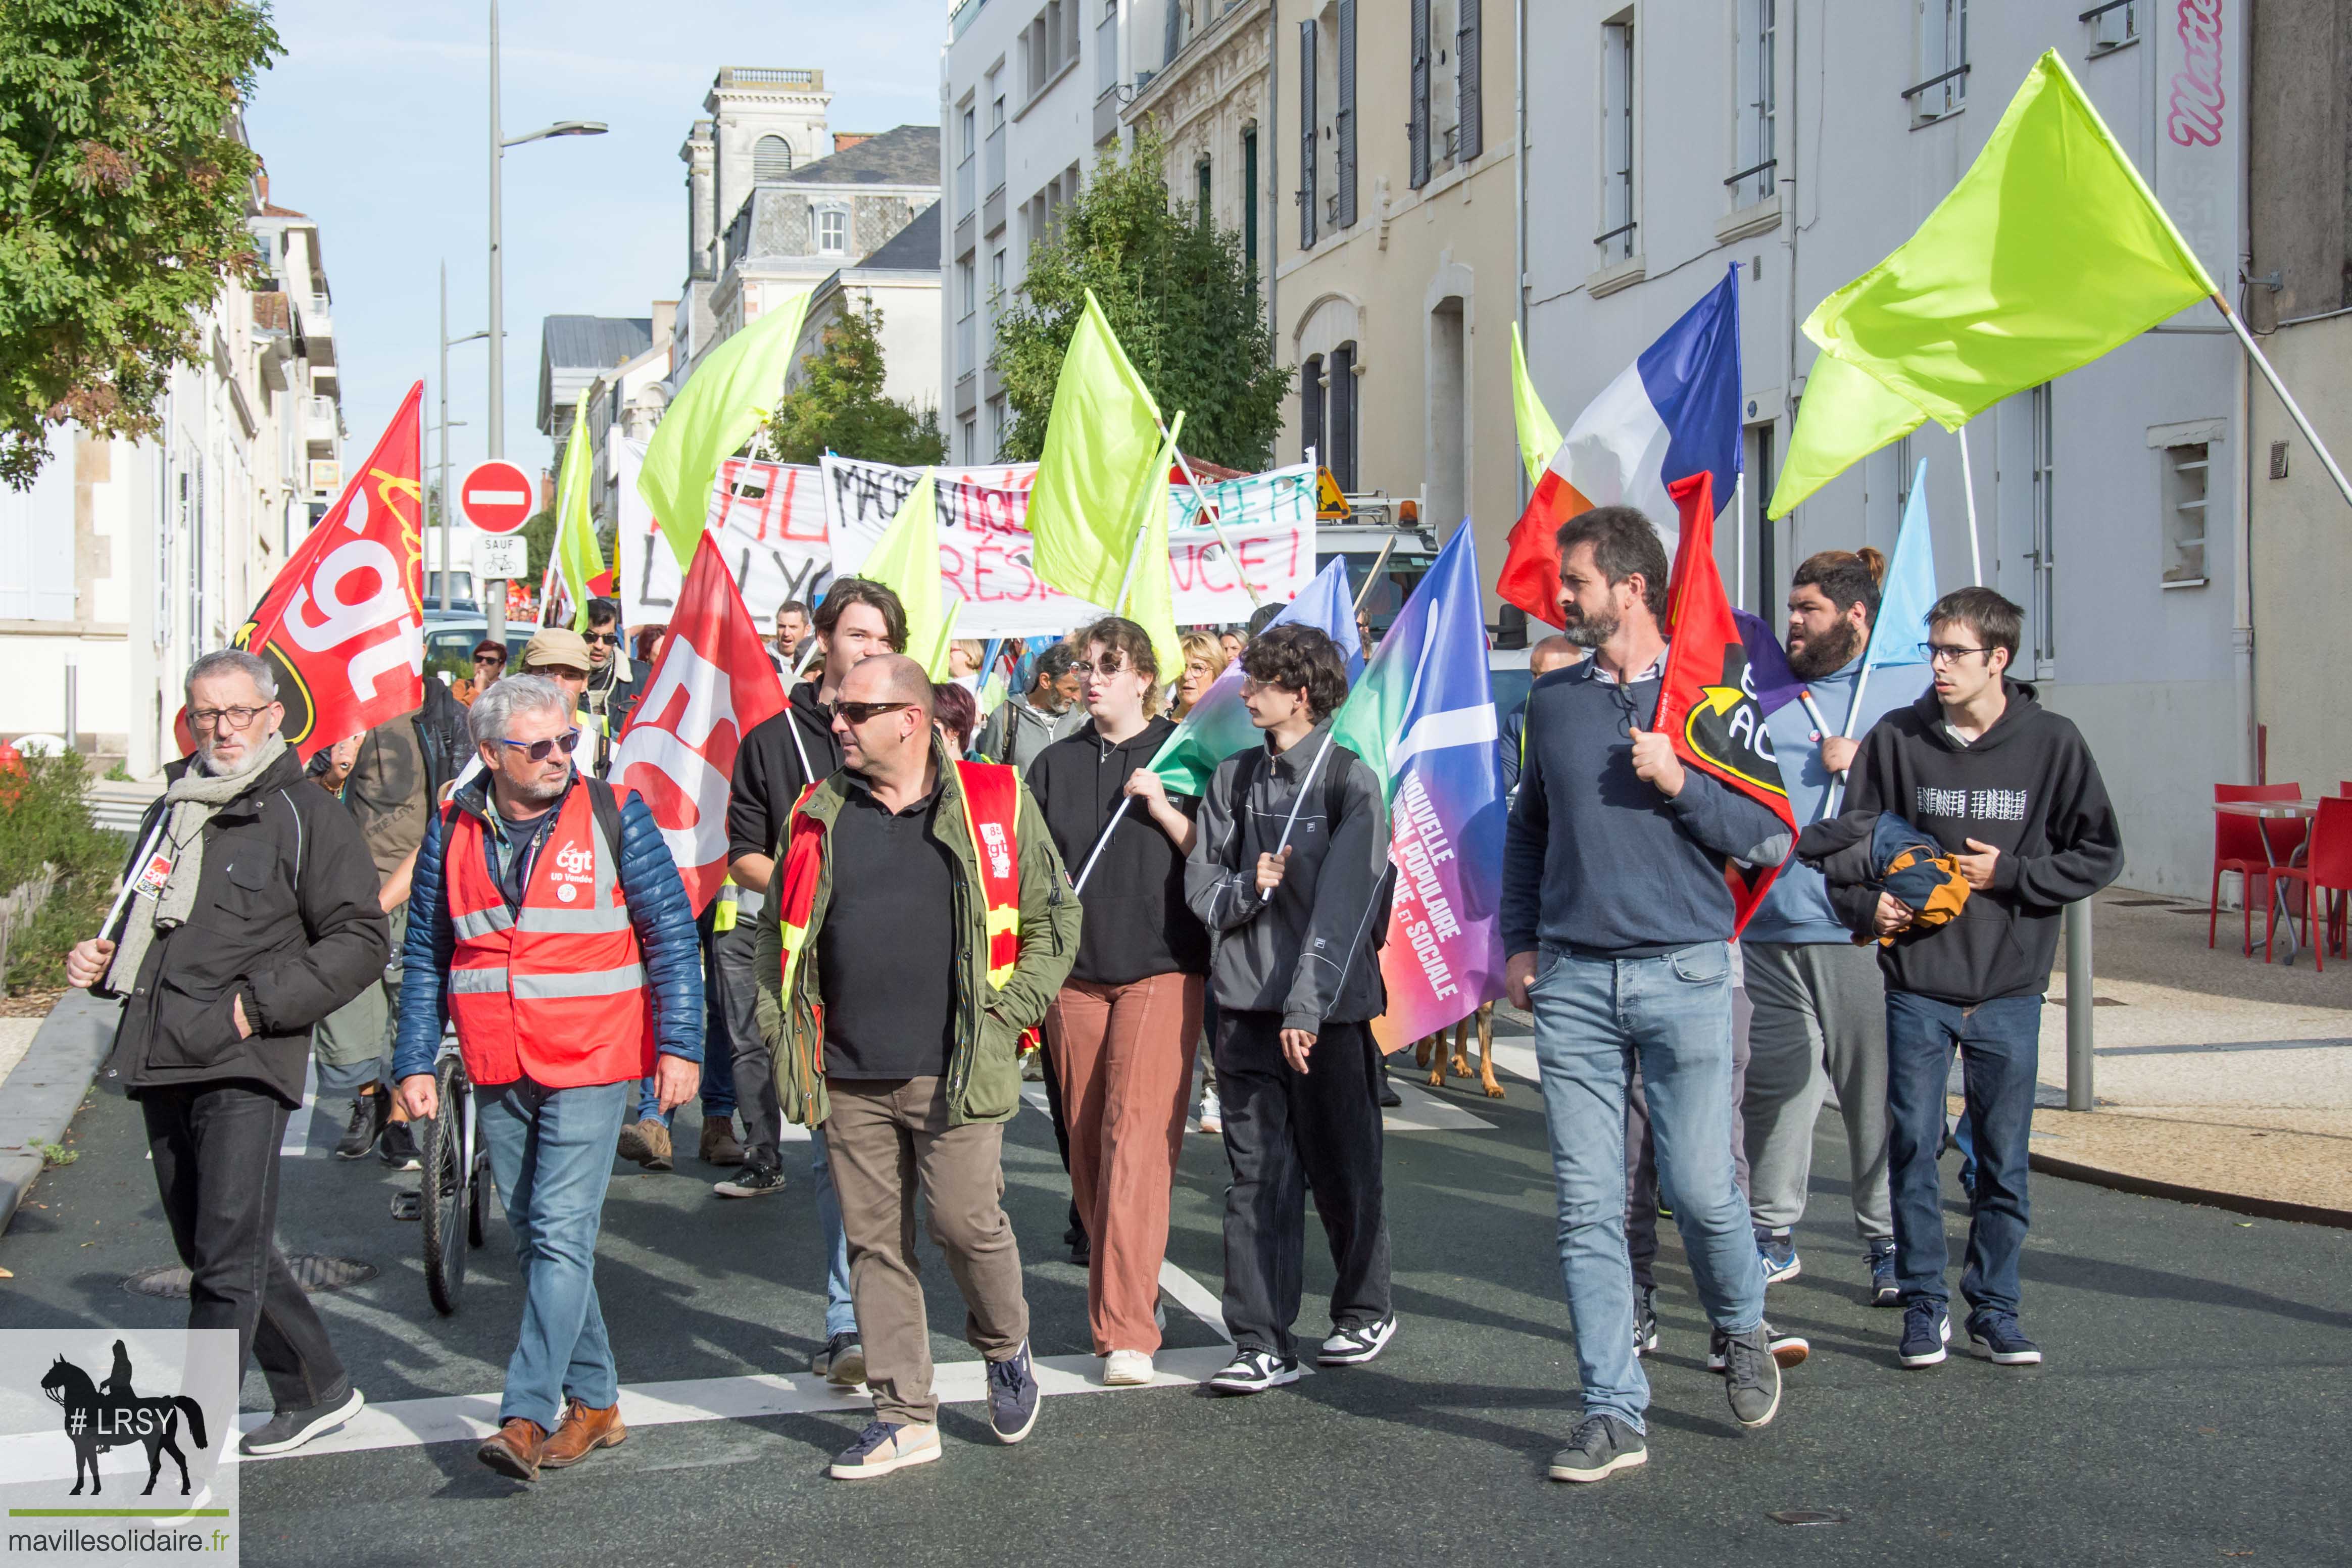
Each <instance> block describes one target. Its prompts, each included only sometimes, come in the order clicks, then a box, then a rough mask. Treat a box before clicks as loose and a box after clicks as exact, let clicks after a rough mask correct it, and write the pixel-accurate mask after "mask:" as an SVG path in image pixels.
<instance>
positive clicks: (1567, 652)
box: [1528, 637, 1584, 679]
mask: <svg viewBox="0 0 2352 1568" xmlns="http://www.w3.org/2000/svg"><path fill="white" fill-rule="evenodd" d="M1583 660H1584V650H1583V649H1582V648H1580V647H1577V646H1576V645H1575V644H1574V643H1572V642H1570V641H1569V640H1568V639H1567V638H1566V637H1546V638H1544V640H1543V641H1541V642H1539V643H1538V644H1536V646H1535V647H1531V648H1529V649H1528V672H1529V673H1530V674H1532V675H1534V676H1535V677H1536V678H1537V679H1542V678H1543V677H1545V676H1547V675H1549V674H1550V673H1551V672H1552V671H1553V670H1555V669H1566V668H1568V667H1569V666H1570V665H1571V664H1580V663H1582V662H1583Z"/></svg>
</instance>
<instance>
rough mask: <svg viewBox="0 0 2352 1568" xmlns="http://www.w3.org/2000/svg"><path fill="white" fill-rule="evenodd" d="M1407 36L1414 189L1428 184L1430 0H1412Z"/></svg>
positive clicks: (1409, 172)
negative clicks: (1410, 69) (1409, 47)
mask: <svg viewBox="0 0 2352 1568" xmlns="http://www.w3.org/2000/svg"><path fill="white" fill-rule="evenodd" d="M1407 37H1408V41H1409V44H1410V46H1411V47H1412V77H1411V93H1412V102H1411V105H1410V107H1409V110H1408V112H1407V114H1406V117H1405V132H1404V133H1405V163H1406V173H1405V183H1406V184H1410V185H1411V186H1412V188H1413V189H1414V190H1416V191H1417V190H1419V189H1421V187H1422V186H1423V185H1425V184H1429V107H1430V106H1429V76H1430V58H1429V0H1412V19H1411V23H1410V26H1408V28H1407Z"/></svg>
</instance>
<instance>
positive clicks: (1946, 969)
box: [1830, 679, 2124, 1006]
mask: <svg viewBox="0 0 2352 1568" xmlns="http://www.w3.org/2000/svg"><path fill="white" fill-rule="evenodd" d="M2002 689H2003V691H2005V692H2006V693H2007V695H2008V698H2009V706H2008V708H2007V709H2006V710H2003V711H2002V713H2001V716H2000V718H1999V719H1997V720H1995V721H1993V725H1992V728H1990V730H1987V731H1985V732H1984V733H1983V734H1982V735H1979V736H1978V737H1977V739H1976V740H1975V741H1974V742H1971V743H1969V744H1968V745H1962V744H1961V743H1960V742H1958V741H1955V740H1954V739H1953V738H1952V737H1951V735H1950V734H1949V733H1948V731H1946V730H1945V727H1944V712H1943V705H1942V704H1941V703H1939V702H1938V701H1937V700H1936V693H1935V692H1934V690H1933V689H1930V690H1928V691H1927V693H1926V694H1925V695H1924V696H1922V697H1921V698H1920V699H1919V700H1918V701H1916V702H1915V703H1913V704H1912V705H1911V706H1910V707H1908V708H1898V709H1896V710H1895V711H1894V712H1892V713H1889V714H1888V715H1886V717H1885V718H1884V719H1881V720H1880V721H1878V723H1877V725H1876V726H1875V727H1874V728H1873V729H1872V730H1871V731H1870V733H1869V734H1868V735H1866V736H1864V738H1863V742H1862V752H1861V754H1860V755H1859V756H1858V757H1857V758H1856V759H1855V761H1854V765H1853V778H1852V782H1851V784H1850V785H1849V787H1848V790H1847V794H1846V807H1847V809H1848V810H1849V811H1886V812H1892V813H1894V814H1895V816H1900V817H1902V818H1904V819H1905V820H1906V821H1907V822H1909V823H1911V824H1912V825H1913V826H1916V827H1917V828H1918V829H1919V831H1920V832H1922V833H1924V834H1926V835H1927V836H1928V837H1931V838H1933V839H1935V840H1936V841H1937V843H1938V844H1941V845H1942V846H1943V847H1945V848H1946V849H1947V850H1951V851H1957V852H1959V853H1962V854H1966V853H1970V851H1969V847H1968V841H1969V839H1971V838H1974V839H1977V840H1978V841H1979V842H1980V843H1985V844H1990V845H1992V846H1993V847H1996V848H1998V849H1999V850H2000V858H1999V859H1998V860H1996V861H1995V862H1994V863H1993V878H1992V885H1991V886H1990V888H1985V889H1979V890H1978V891H1977V892H1975V893H1974V894H1972V895H1971V896H1970V897H1969V901H1968V903H1967V905H1966V906H1965V907H1964V908H1963V909H1962V910H1960V914H1959V918H1958V919H1957V920H1955V921H1952V922H1951V923H1950V924H1949V925H1947V926H1943V927H1941V928H1939V929H1937V930H1936V931H1929V932H1927V933H1925V934H1923V935H1920V936H1917V937H1914V938H1907V939H1906V940H1903V941H1898V942H1895V943H1894V944H1893V945H1892V946H1889V947H1886V948H1885V949H1882V950H1881V952H1880V954H1879V964H1880V966H1881V968H1883V969H1884V970H1885V974H1886V984H1887V987H1888V988H1889V989H1890V990H1895V991H1909V992H1914V993H1916V994H1919V995H1922V996H1930V997H1933V998H1935V999H1936V1000H1937V1001H1939V1002H1950V1003H1954V1004H1957V1005H1961V1006H1972V1005H1975V1004H1977V1003H1979V1002H1990V1001H1993V1000H1995V999H1997V998H1999V997H2003V996H2038V995H2040V994H2042V992H2043V991H2045V990H2047V989H2048V988H2049V984H2050V963H2051V960H2052V959H2053V958H2054V957H2055V956H2056V954H2057V951H2058V921H2059V915H2060V913H2061V911H2062V910H2063V908H2064V906H2066V905H2068V904H2071V903H2074V902H2075V901H2077V900H2082V899H2087V898H2089V897H2090V896H2091V895H2092V894H2094V893H2095V892H2097V891H2098V890H2099V889H2101V888H2104V887H2105V886H2106V885H2107V884H2108V883H2109V882H2112V881H2114V880H2115V879H2116V874H2117V873H2119V872H2120V871H2121V870H2122V869H2123V865H2124V846H2123V836H2122V832H2121V830H2120V829H2119V828H2118V827H2117V826H2116V813H2115V807H2114V806H2113V805H2110V804H2109V802H2108V800H2107V789H2106V785H2105V784H2103V783H2101V782H2100V779H2099V768H2098V764H2097V763H2095V762H2093V761H2092V760H2091V749H2090V747H2089V746H2087V745H2085V744H2084V742H2083V736H2082V732H2081V731H2078V730H2076V729H2075V728H2074V724H2073V723H2072V722H2071V721H2068V720H2066V719H2063V718H2061V717H2060V716H2059V715H2057V714H2055V713H2053V712H2051V711H2050V710H2047V709H2045V708H2043V707H2042V704H2041V703H2039V702H2038V701H2036V700H2034V695H2033V688H2032V687H2031V686H2028V685H2025V684H2023V683H2021V682H2019V681H2014V680H2006V679H2005V680H2004V681H2003V682H2002ZM1830 901H1831V903H1832V905H1833V906H1835V908H1836V909H1837V911H1838V914H1839V917H1840V918H1841V919H1842V920H1843V921H1845V923H1846V925H1847V926H1848V927H1849V928H1850V929H1852V930H1853V931H1859V932H1865V933H1866V932H1868V931H1871V930H1872V929H1873V928H1872V919H1873V916H1874V912H1875V910H1876V909H1877V905H1878V889H1876V888H1874V887H1873V886H1871V885H1869V884H1867V883H1860V882H1845V883H1841V882H1837V881H1832V882H1831V883H1830Z"/></svg>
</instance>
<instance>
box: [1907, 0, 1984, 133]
mask: <svg viewBox="0 0 2352 1568" xmlns="http://www.w3.org/2000/svg"><path fill="white" fill-rule="evenodd" d="M1911 7H1912V9H1911V27H1912V31H1911V37H1912V47H1913V58H1914V59H1915V60H1916V62H1917V64H1916V69H1917V71H1918V73H1919V74H1918V76H1917V78H1916V80H1917V83H1918V85H1917V86H1916V87H1912V88H1907V89H1905V90H1904V94H1903V96H1904V97H1905V98H1906V100H1909V101H1910V104H1911V123H1912V125H1913V126H1914V127H1915V128H1916V127H1918V126H1921V125H1930V124H1933V123H1934V122H1935V121H1938V120H1941V119H1943V118H1945V117H1946V116H1947V115H1952V114H1958V112H1959V111H1960V110H1963V109H1966V108H1967V107H1968V106H1969V0H1911Z"/></svg>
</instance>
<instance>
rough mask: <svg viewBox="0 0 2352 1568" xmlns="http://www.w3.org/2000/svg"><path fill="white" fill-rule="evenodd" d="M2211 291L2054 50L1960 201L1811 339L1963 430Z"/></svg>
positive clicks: (1932, 217)
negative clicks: (1989, 411)
mask: <svg viewBox="0 0 2352 1568" xmlns="http://www.w3.org/2000/svg"><path fill="white" fill-rule="evenodd" d="M2213 291H2214V287H2213V279H2210V277H2208V276H2206V272H2205V268H2204V267H2203V266H2202V265H2201V264H2200V262H2199V261H2198V259H2197V257H2196V255H2195V253H2194V252H2192V251H2191V250H2190V249H2189V244H2188V242H2187V241H2186V240H2184V239H2182V238H2181V237H2180V232H2179V230H2178V229H2176V228H2174V227H2173V226H2172V220H2171V219H2170V218H2168V217H2167V216H2165V213H2164V209H2163V208H2162V207H2161V206H2159V205H2157V200H2156V197H2155V195H2153V194H2151V193H2150V192H2149V190H2148V188H2147V184H2146V183H2144V182H2143V181H2142V180H2141V179H2140V177H2139V172H2138V171H2137V169H2135V168H2133V167H2132V163H2131V160H2130V159H2129V158H2128V157H2126V155H2125V153H2124V150H2123V149H2122V148H2121V147H2120V146H2118V145H2117V144H2116V139H2115V137H2114V135H2113V134H2111V133H2110V132H2108V130H2107V127H2106V125H2105V122H2104V121H2101V120H2100V118H2099V114H2098V110H2095V109H2093V108H2092V107H2091V103H2090V100H2088V99H2086V98H2084V96H2083V89H2082V88H2081V86H2080V85H2079V84H2078V83H2077V82H2076V81H2075V80H2074V75H2073V74H2072V73H2071V72H2069V71H2068V70H2067V68H2066V66H2065V63H2064V62H2063V61H2062V60H2061V59H2059V58H2058V56H2057V53H2056V51H2054V50H2053V51H2051V52H2049V53H2046V54H2044V55H2043V56H2042V58H2041V60H2040V61H2039V62H2038V63H2036V64H2035V66H2034V68H2033V69H2032V71H2031V72H2030V73H2028V75H2027V76H2026V79H2025V83H2024V85H2023V86H2022V87H2021V88H2019V89H2018V91H2017V96H2016V97H2015V98H2013V99H2011V100H2010V104H2009V109H2008V110H2007V111H2006V112H2005V113H2003V114H2002V116H2001V118H2000V124H1999V125H1997V126H1995V127H1994V128H1993V132H1992V138H1991V140H1990V141H1989V142H1986V143H1985V148H1984V151H1983V152H1981V153H1978V154H1977V161H1976V162H1975V163H1973V164H1971V165H1970V166H1969V172H1968V173H1967V174H1964V175H1962V176H1961V177H1960V183H1959V184H1957V185H1955V186H1953V187H1952V194H1951V195H1948V196H1946V197H1945V198H1944V199H1943V201H1942V202H1941V203H1940V204H1938V205H1937V208H1936V210H1935V211H1934V212H1932V213H1929V214H1928V215H1927V221H1926V222H1925V223H1923V224H1921V225H1920V226H1919V228H1918V232H1917V233H1916V234H1914V235H1913V236H1912V237H1910V238H1909V239H1908V240H1906V242H1905V243H1904V244H1903V246H1902V247H1901V248H1900V249H1898V250H1896V251H1895V254H1894V255H1892V256H1890V257H1888V258H1886V259H1885V261H1882V262H1880V263H1879V264H1878V265H1877V266H1876V267H1874V268H1871V269H1870V270H1869V271H1868V272H1865V273H1864V274H1863V275H1862V276H1861V277H1859V278H1857V279H1854V280H1853V282H1851V283H1849V284H1847V285H1846V286H1845V287H1844V288H1843V289H1839V290H1838V291H1837V292H1836V293H1834V294H1832V295H1831V296H1830V297H1829V298H1828V299H1826V300H1822V302H1821V304H1820V305H1819V306H1818V307H1816V308H1815V310H1814V311H1813V313H1812V315H1811V318H1810V319H1808V320H1807V321H1806V322H1805V335H1806V336H1807V337H1810V338H1811V339H1812V340H1813V342H1817V343H1819V344H1821V346H1822V348H1824V349H1826V350H1828V351H1829V352H1830V353H1832V354H1835V355H1836V356H1837V357H1838V358H1839V359H1841V360H1843V361H1844V362H1845V363H1847V364H1850V365H1853V366H1854V367H1855V368H1857V369H1859V370H1864V371H1867V372H1869V373H1870V374H1872V375H1873V376H1874V377H1876V378H1877V380H1878V381H1879V383H1880V384H1882V385H1884V386H1885V388H1886V389H1887V390H1888V391H1889V392H1892V393H1894V394H1895V395H1898V396H1899V397H1901V398H1902V399H1904V400H1905V401H1907V402H1910V403H1913V404H1916V405H1918V407H1919V408H1920V409H1921V410H1923V411H1924V412H1925V413H1926V414H1927V416H1928V417H1930V418H1932V419H1935V420H1937V422H1938V423H1940V424H1942V425H1943V426H1945V427H1946V428H1948V429H1954V430H1957V429H1958V428H1959V427H1960V426H1962V425H1965V424H1967V423H1968V421H1969V418H1970V417H1971V416H1974V415H1976V414H1979V413H1980V412H1982V411H1983V410H1984V409H1986V408H1988V407H1990V406H1991V405H1993V404H1995V403H1998V402H2000V400H2001V399H2002V398H2004V397H2007V396H2009V395H2011V394H2013V393H2018V392H2022V391H2024V390H2025V389H2026V388H2027V387H2030V386H2035V385H2039V384H2041V383H2042V382H2045V381H2049V380H2052V379H2053V378H2055V377H2057V376H2061V375H2063V374H2066V373H2067V372H2068V371H2070V370H2074V369H2075V368H2076V367H2078V366H2080V365H2084V364H2087V363H2090V362H2091V361H2092V360H2095V359H2096V358H2098V357H2099V356H2100V355H2101V354H2103V353H2106V352H2107V351H2108V350H2110V349H2112V348H2114V347H2116V345H2117V344H2119V343H2122V342H2127V341H2129V340H2130V339H2132V338H2134V337H2137V335H2138V334H2139V333H2141V332H2143V331H2146V330H2147V329H2148V328H2149V327H2152V326H2154V325H2156V324H2157V323H2158V322H2159V321H2164V320H2165V319H2166V318H2167V317H2169V316H2172V315H2175V314H2177V313H2178V312H2179V311H2181V310H2186V309H2187V308H2188V307H2189V306H2191V305H2193V304H2195V303H2197V302H2198V301H2199V300H2202V299H2204V298H2205V297H2206V296H2208V295H2210V294H2211V293H2212V292H2213ZM1882 412H1884V408H1883V405H1882ZM1849 460H1851V459H1849Z"/></svg>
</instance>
